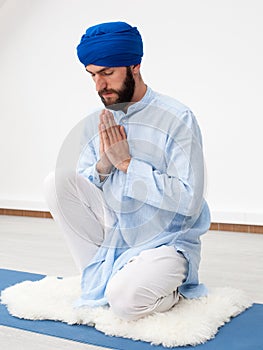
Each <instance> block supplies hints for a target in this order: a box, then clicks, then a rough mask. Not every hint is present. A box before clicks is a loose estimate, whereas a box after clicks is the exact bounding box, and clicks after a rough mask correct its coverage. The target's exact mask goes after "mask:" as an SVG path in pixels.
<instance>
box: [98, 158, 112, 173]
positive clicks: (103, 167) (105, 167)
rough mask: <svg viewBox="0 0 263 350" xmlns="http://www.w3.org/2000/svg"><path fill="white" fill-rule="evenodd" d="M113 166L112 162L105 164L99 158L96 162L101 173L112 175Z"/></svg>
mask: <svg viewBox="0 0 263 350" xmlns="http://www.w3.org/2000/svg"><path fill="white" fill-rule="evenodd" d="M112 169H113V166H112V164H109V165H105V164H103V163H102V161H101V160H99V161H98V162H97V164H96V170H97V172H98V173H99V174H101V175H110V174H111V172H112Z"/></svg>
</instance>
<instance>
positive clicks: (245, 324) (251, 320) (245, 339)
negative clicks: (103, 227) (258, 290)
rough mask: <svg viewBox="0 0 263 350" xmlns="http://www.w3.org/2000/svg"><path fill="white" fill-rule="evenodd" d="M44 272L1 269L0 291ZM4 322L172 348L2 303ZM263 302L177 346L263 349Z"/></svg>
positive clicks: (110, 344)
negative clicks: (199, 340) (16, 312)
mask: <svg viewBox="0 0 263 350" xmlns="http://www.w3.org/2000/svg"><path fill="white" fill-rule="evenodd" d="M43 277H44V276H43V275H39V274H33V273H28V272H21V271H13V270H5V269H0V290H3V289H5V288H7V287H9V286H11V285H13V284H16V283H19V282H22V281H25V280H30V281H37V280H40V279H41V278H43ZM0 325H3V326H7V327H13V328H19V329H23V330H25V331H31V332H36V333H41V334H46V335H50V336H55V337H59V338H64V339H69V340H74V341H77V342H81V343H86V344H91V345H97V346H102V347H107V348H110V349H118V350H150V349H151V350H161V349H162V350H168V349H171V348H165V347H163V346H154V345H151V344H149V343H146V342H142V341H134V340H130V339H124V338H119V337H110V336H107V335H105V334H103V333H101V332H99V331H97V330H96V329H95V328H93V327H88V326H84V325H71V326H70V325H68V324H65V323H62V322H56V321H29V320H23V319H19V318H16V317H13V316H11V315H10V314H9V313H8V311H7V309H6V307H5V306H4V305H0ZM262 325H263V305H262V304H254V305H253V306H252V307H251V308H250V309H248V310H246V311H245V312H243V313H242V314H241V315H239V316H237V317H235V318H233V319H232V320H231V322H230V323H227V324H226V325H224V326H223V327H222V328H220V330H219V332H218V334H217V335H216V337H215V338H214V339H212V340H210V341H208V342H206V343H205V344H202V345H197V346H195V347H191V346H186V347H185V346H183V347H176V348H173V349H176V350H177V349H178V350H179V349H180V350H182V349H186V350H189V349H194V350H263V335H262V331H263V326H262Z"/></svg>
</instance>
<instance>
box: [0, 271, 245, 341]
mask: <svg viewBox="0 0 263 350" xmlns="http://www.w3.org/2000/svg"><path fill="white" fill-rule="evenodd" d="M79 295H80V279H79V277H67V278H64V279H59V278H56V277H45V278H44V279H42V280H40V281H35V282H31V281H25V282H22V283H19V284H16V285H14V286H11V287H9V288H7V289H5V290H4V291H3V292H2V293H1V302H2V303H3V304H6V305H7V308H8V310H9V312H10V313H11V314H12V315H13V316H16V317H19V318H25V319H30V320H43V319H45V320H46V319H48V320H56V321H62V322H66V323H69V324H87V325H92V326H94V327H95V328H96V329H98V330H100V331H102V332H104V333H105V334H108V335H112V336H119V337H125V338H131V339H135V340H144V341H146V342H150V343H152V344H156V345H159V344H162V345H163V346H166V347H174V346H184V345H197V344H200V343H204V342H206V341H207V340H208V339H211V338H213V337H214V336H215V334H216V333H217V331H218V329H219V327H221V326H222V325H223V324H224V323H226V322H229V321H230V319H231V317H234V316H236V315H238V314H240V313H241V312H242V311H244V310H245V309H246V308H248V307H250V306H251V305H252V303H251V301H250V300H249V298H248V297H247V296H246V295H245V294H244V293H243V292H242V291H240V290H237V289H233V288H228V287H226V288H217V289H214V290H212V291H210V294H209V296H208V297H204V298H201V299H198V300H186V299H183V298H182V299H180V301H179V303H178V304H177V305H176V306H175V307H174V308H173V309H172V310H170V311H168V312H165V313H158V314H154V315H151V316H148V317H145V318H143V319H140V320H138V321H130V322H128V321H123V320H120V319H119V318H117V317H116V316H115V315H114V314H113V313H112V311H111V309H110V308H108V307H98V308H86V307H85V308H80V309H74V308H73V306H72V305H73V303H74V301H75V300H76V299H78V297H79Z"/></svg>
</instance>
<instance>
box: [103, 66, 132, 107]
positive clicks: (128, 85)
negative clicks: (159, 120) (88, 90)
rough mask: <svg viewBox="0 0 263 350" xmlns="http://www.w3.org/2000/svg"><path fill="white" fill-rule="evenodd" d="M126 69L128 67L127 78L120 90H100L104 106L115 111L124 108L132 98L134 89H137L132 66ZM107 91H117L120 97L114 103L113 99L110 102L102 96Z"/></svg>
mask: <svg viewBox="0 0 263 350" xmlns="http://www.w3.org/2000/svg"><path fill="white" fill-rule="evenodd" d="M126 69H127V71H126V78H125V80H124V82H123V84H122V87H121V89H120V90H113V89H109V90H107V89H103V90H101V91H99V92H98V94H99V96H100V98H101V101H102V102H103V104H104V106H105V107H107V108H109V109H113V110H115V111H118V110H124V109H125V108H126V107H127V105H128V104H129V103H130V102H131V100H132V97H133V94H134V90H135V80H134V78H133V75H132V71H131V67H126ZM105 93H115V94H117V96H118V97H117V99H116V101H114V103H113V102H112V101H111V102H108V101H106V100H105V98H104V97H103V96H102V95H103V94H105Z"/></svg>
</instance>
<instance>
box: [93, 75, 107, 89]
mask: <svg viewBox="0 0 263 350" xmlns="http://www.w3.org/2000/svg"><path fill="white" fill-rule="evenodd" d="M94 81H95V84H96V91H101V90H103V89H106V87H107V82H106V80H105V78H104V77H102V76H99V75H97V76H95V78H94Z"/></svg>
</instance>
